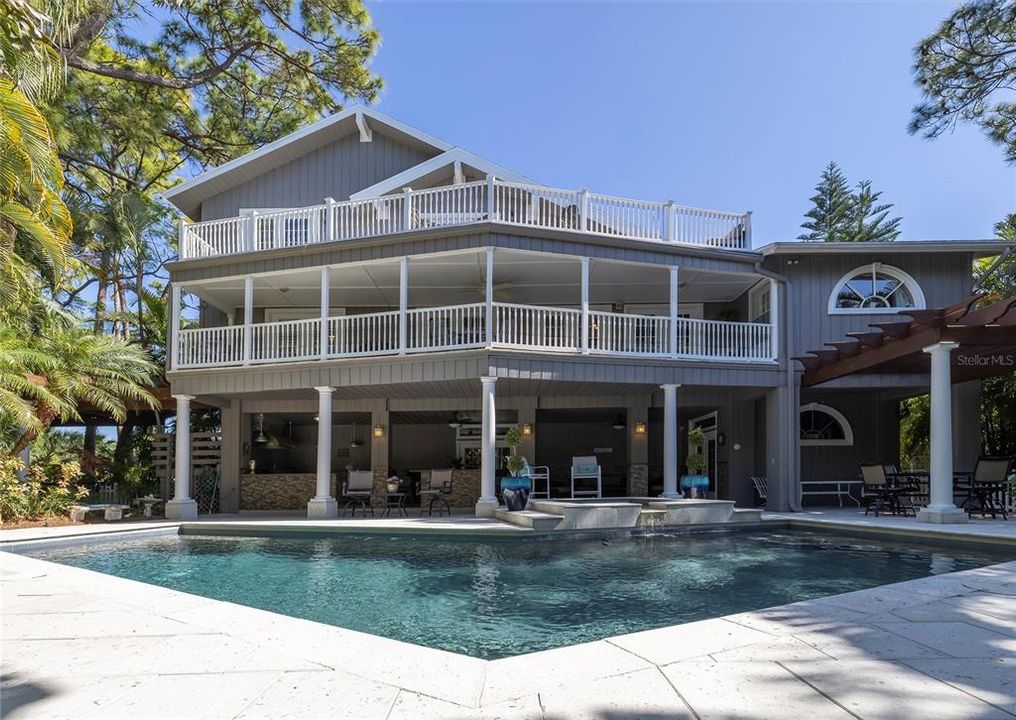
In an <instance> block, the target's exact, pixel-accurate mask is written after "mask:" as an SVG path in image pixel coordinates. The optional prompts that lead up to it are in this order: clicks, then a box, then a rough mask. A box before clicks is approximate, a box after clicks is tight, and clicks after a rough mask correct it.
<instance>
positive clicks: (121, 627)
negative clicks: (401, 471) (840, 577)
mask: <svg viewBox="0 0 1016 720" xmlns="http://www.w3.org/2000/svg"><path fill="white" fill-rule="evenodd" d="M771 517H772V519H773V520H774V521H785V518H782V517H779V516H775V515H772V516H771ZM808 517H810V520H811V521H813V522H824V523H833V524H839V523H846V524H848V525H849V524H861V523H870V522H874V523H876V527H878V528H879V529H884V528H888V527H890V526H891V525H895V524H896V523H905V522H906V521H904V520H902V519H896V518H884V517H883V518H879V519H878V520H877V521H876V520H875V519H874V518H869V519H868V520H858V519H857V518H856V517H852V516H850V515H848V514H846V513H841V512H840V511H838V510H837V511H823V514H821V515H819V514H817V513H816V516H815V517H811V516H808ZM862 517H863V516H862ZM792 519H793V520H805V519H807V518H806V516H803V515H799V514H798V515H794V516H793V517H792ZM851 520H853V523H852V522H851ZM250 521H251V519H250V518H244V519H242V520H237V521H235V522H237V523H244V522H250ZM218 522H222V520H221V519H220V520H219V521H218ZM227 522H228V521H227ZM256 522H258V523H267V524H272V525H273V526H277V525H276V524H278V523H281V524H284V525H286V526H288V525H289V524H290V523H294V522H300V523H301V524H302V525H303V526H305V527H306V526H307V521H305V520H304V521H297V520H294V519H276V520H272V519H267V518H264V519H260V518H259V519H257V520H256ZM344 522H345V523H350V522H352V521H349V520H347V521H344ZM357 522H360V521H357ZM407 522H409V524H410V525H411V526H419V525H420V524H421V523H426V524H430V523H436V522H441V523H447V524H450V525H453V526H455V528H465V527H471V528H472V531H473V532H475V531H476V530H477V529H479V530H484V529H489V522H490V521H477V520H475V519H473V518H458V517H453V518H451V519H450V520H449V519H448V518H445V519H443V520H441V521H438V520H437V519H423V520H421V519H410V520H409V521H407V520H405V519H403V520H390V521H385V520H381V521H378V520H374V521H371V520H368V521H366V523H368V524H370V523H373V524H374V526H375V527H377V523H401V524H405V523H407ZM996 524H998V525H1005V526H1006V528H1005V529H1004V530H1000V531H996V530H988V529H987V528H989V526H990V527H993V526H994V525H996ZM176 525H177V523H166V522H154V521H153V522H149V523H138V524H136V525H129V526H128V525H115V526H114V525H112V524H110V525H88V526H75V527H73V528H66V527H65V528H34V529H26V530H14V531H3V532H0V542H10V541H11V540H13V539H14V538H15V537H16V538H17V539H18V540H19V541H31V540H39V539H42V538H47V537H49V538H52V537H65V538H66V537H67V536H68V535H73V534H74V532H73V531H81V530H85V529H89V530H90V532H88V533H85V534H87V535H95V534H97V533H99V532H100V529H101V530H103V531H105V530H108V529H110V528H111V527H112V528H115V529H127V528H133V527H138V526H140V527H142V528H152V529H159V528H162V529H164V530H165V531H170V532H171V531H172V528H173V527H175V526H176ZM915 525H916V523H915ZM1009 526H1012V527H1016V521H1012V522H1010V523H1004V524H1003V523H1001V522H999V523H987V522H985V523H984V525H980V524H979V523H977V522H974V523H970V524H969V525H966V526H952V527H950V528H949V531H950V532H959V533H962V534H963V535H964V536H967V537H976V538H978V539H982V538H984V539H986V536H985V533H987V536H994V535H995V534H996V533H998V532H1001V533H1002V534H1003V535H1004V536H1005V537H1013V535H1012V534H1011V533H1010V532H1009V530H1008V527H1009ZM353 527H355V526H350V528H351V529H352V528H353ZM900 527H901V528H902V529H909V527H908V526H906V525H903V526H900ZM91 528H97V529H96V530H91ZM343 529H345V526H344V528H343ZM497 532H500V531H497ZM15 534H16V535H15ZM80 534H81V533H80V532H78V536H80ZM12 536H13V537H12ZM0 609H2V613H0V614H2V619H0V630H2V670H3V680H2V684H0V714H2V716H3V717H4V718H12V719H13V718H111V717H130V718H158V717H173V718H177V717H179V718H198V717H207V718H286V717H289V718H318V717H320V718H324V717H328V718H336V717H340V718H341V717H349V718H488V719H489V718H541V719H545V720H552V719H553V720H559V719H560V720H563V719H564V718H569V719H570V718H596V719H597V720H618V719H619V718H637V717H641V718H648V719H652V720H661V719H662V718H699V719H700V720H705V719H706V718H788V717H800V718H809V720H810V719H811V718H839V717H843V718H849V717H855V718H858V717H859V718H936V719H939V718H941V719H946V718H996V717H997V718H1012V717H1013V716H1016V562H1009V563H1004V564H1001V565H995V566H991V567H988V568H980V569H976V570H967V571H963V572H959V573H951V574H947V575H941V576H935V577H929V578H924V579H921V580H912V581H909V582H904V583H897V584H895V585H887V586H882V587H879V588H873V589H871V590H862V591H858V592H853V593H847V594H844V595H836V596H831V597H826V598H821V599H817V600H810V601H806V602H800V603H794V604H792V605H785V606H781V607H778V608H770V609H767V610H760V611H754V612H746V613H739V614H736V615H730V616H727V617H723V618H717V619H713V620H705V621H701V622H695V623H688V624H684V625H676V626H672V627H667V628H661V629H658V630H649V631H644V632H638V633H633V634H630V635H622V636H617V637H612V638H607V639H605V640H600V641H597V642H592V643H586V644H582V645H576V646H572V647H565V648H559V649H555V650H548V651H545V652H539V653H532V654H529V655H521V656H516V657H512V658H505V659H502V660H494V661H489V662H488V661H484V660H478V659H475V658H469V657H466V656H462V655H457V654H454V653H449V652H445V651H441V650H435V649H431V648H424V647H420V646H416V645H410V644H407V643H403V642H399V641H396V640H390V639H387V638H382V637H377V636H373V635H368V634H364V633H359V632H355V631H351V630H345V629H342V628H337V627H332V626H329V625H322V624H318V623H315V622H311V621H307V620H300V619H296V618H289V617H286V616H282V615H278V614H275V613H271V612H266V611H263V610H256V609H253V608H247V607H243V606H239V605H234V604H231V603H226V602H221V601H217V600H211V599H207V598H202V597H198V596H195V595H189V594H187V593H182V592H179V591H175V590H168V589H165V588H160V587H155V586H152V585H146V584H143V583H139V582H135V581H132V580H126V579H123V578H117V577H112V576H108V575H104V574H102V573H97V572H93V571H90V570H84V569H81V568H74V567H69V566H64V565H58V564H54V563H49V562H45V561H42V560H36V559H33V558H28V557H23V556H19V555H14V554H10V553H0Z"/></svg>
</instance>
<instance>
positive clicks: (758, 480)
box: [751, 475, 769, 507]
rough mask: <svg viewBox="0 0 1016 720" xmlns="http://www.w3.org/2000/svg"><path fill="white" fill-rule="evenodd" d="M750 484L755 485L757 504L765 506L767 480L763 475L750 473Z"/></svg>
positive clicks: (767, 492)
mask: <svg viewBox="0 0 1016 720" xmlns="http://www.w3.org/2000/svg"><path fill="white" fill-rule="evenodd" d="M751 484H752V485H754V486H755V494H756V495H758V503H757V505H759V506H761V507H765V506H766V503H768V502H769V481H768V480H767V479H766V476H765V475H752V476H751Z"/></svg>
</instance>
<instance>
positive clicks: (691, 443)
mask: <svg viewBox="0 0 1016 720" xmlns="http://www.w3.org/2000/svg"><path fill="white" fill-rule="evenodd" d="M705 444H706V435H705V433H704V432H702V428H700V427H696V428H693V429H692V430H690V431H689V432H688V455H687V456H686V457H685V459H684V464H685V467H687V468H688V474H687V475H682V476H681V492H682V493H683V494H684V496H685V497H686V498H704V497H705V496H706V492H708V490H709V476H708V475H706V474H705V470H706V457H705V454H704V453H703V450H704V448H705Z"/></svg>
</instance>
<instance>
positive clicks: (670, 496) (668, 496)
mask: <svg viewBox="0 0 1016 720" xmlns="http://www.w3.org/2000/svg"><path fill="white" fill-rule="evenodd" d="M660 497H661V498H663V499H664V500H680V499H681V498H683V497H684V495H682V494H681V493H677V492H663V493H660Z"/></svg>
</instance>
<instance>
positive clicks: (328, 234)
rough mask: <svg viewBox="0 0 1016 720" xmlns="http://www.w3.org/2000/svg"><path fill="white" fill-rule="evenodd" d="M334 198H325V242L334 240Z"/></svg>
mask: <svg viewBox="0 0 1016 720" xmlns="http://www.w3.org/2000/svg"><path fill="white" fill-rule="evenodd" d="M335 239H336V237H335V198H330V197H326V198H325V242H332V241H333V240H335Z"/></svg>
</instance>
